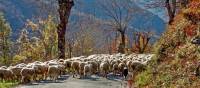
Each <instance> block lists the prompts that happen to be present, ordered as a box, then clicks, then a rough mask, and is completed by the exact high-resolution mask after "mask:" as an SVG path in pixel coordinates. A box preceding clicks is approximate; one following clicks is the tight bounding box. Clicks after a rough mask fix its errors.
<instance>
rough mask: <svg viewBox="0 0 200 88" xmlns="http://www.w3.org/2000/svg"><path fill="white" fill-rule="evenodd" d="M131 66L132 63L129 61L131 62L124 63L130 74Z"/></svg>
mask: <svg viewBox="0 0 200 88" xmlns="http://www.w3.org/2000/svg"><path fill="white" fill-rule="evenodd" d="M131 64H132V61H131V60H128V61H127V62H126V66H127V68H128V69H129V71H130V72H132V69H131Z"/></svg>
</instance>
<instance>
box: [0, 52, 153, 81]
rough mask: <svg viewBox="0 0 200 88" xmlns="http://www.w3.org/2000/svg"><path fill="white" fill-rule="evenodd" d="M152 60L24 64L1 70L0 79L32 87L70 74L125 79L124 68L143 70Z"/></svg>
mask: <svg viewBox="0 0 200 88" xmlns="http://www.w3.org/2000/svg"><path fill="white" fill-rule="evenodd" d="M152 56H153V54H130V55H126V54H113V55H109V54H95V55H90V56H88V57H85V56H80V57H73V58H71V59H59V60H50V61H45V62H40V61H35V62H33V63H29V64H24V63H20V64H17V65H15V66H9V67H6V66H1V67H0V78H1V80H18V81H21V82H22V83H28V82H32V81H36V80H47V79H49V80H53V81H56V80H57V78H58V77H60V76H61V75H63V74H67V73H70V74H72V75H73V77H78V76H79V77H80V78H82V77H86V76H90V75H94V74H99V75H101V76H103V77H107V74H108V73H111V72H112V73H113V74H114V75H116V74H121V75H122V72H123V69H124V67H127V68H128V70H129V71H130V72H133V71H134V70H135V69H137V68H140V69H142V67H144V66H145V64H146V63H147V61H149V60H150V59H151V58H152Z"/></svg>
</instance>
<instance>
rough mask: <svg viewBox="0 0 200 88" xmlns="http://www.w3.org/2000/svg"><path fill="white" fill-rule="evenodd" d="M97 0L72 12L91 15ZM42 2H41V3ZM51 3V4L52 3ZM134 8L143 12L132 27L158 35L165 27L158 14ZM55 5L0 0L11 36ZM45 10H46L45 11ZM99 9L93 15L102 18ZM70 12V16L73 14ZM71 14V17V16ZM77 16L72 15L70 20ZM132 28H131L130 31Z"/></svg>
mask: <svg viewBox="0 0 200 88" xmlns="http://www.w3.org/2000/svg"><path fill="white" fill-rule="evenodd" d="M96 1H97V0H83V1H82V2H81V4H79V2H77V3H78V4H77V5H75V7H74V10H73V11H72V13H74V14H75V13H79V12H81V13H83V14H86V15H93V12H94V8H97V3H96ZM41 3H42V4H41ZM52 3H53V4H52ZM134 5H135V8H137V9H140V10H142V11H143V13H139V14H135V15H134V20H133V21H132V22H131V24H132V27H133V28H134V29H139V30H144V29H145V30H150V29H151V30H153V31H154V32H156V34H157V35H160V34H161V33H162V32H163V31H164V29H165V22H164V21H163V20H162V19H161V18H159V16H157V15H154V14H152V13H151V12H149V11H147V10H144V9H141V8H140V7H139V6H137V4H134ZM51 7H55V8H53V9H52V10H53V11H54V12H56V1H55V0H1V1H0V9H2V10H3V12H4V13H5V15H6V18H7V20H8V21H9V22H10V24H11V27H12V28H13V34H14V35H13V37H17V35H18V34H19V32H20V30H21V29H22V28H23V27H24V23H25V22H26V20H27V19H34V18H36V17H46V16H47V15H48V13H46V12H47V11H48V10H49V9H48V10H47V9H45V8H51ZM45 11H46V12H45ZM101 13H102V11H101V10H96V15H95V17H96V18H98V19H103V18H102V17H103V16H104V15H103V14H101ZM74 14H72V16H73V15H74ZM72 16H71V17H72ZM74 18H78V17H77V16H73V18H71V20H74ZM132 31H133V30H132V29H131V30H130V32H128V33H131V32H132Z"/></svg>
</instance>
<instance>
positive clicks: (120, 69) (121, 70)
mask: <svg viewBox="0 0 200 88" xmlns="http://www.w3.org/2000/svg"><path fill="white" fill-rule="evenodd" d="M125 66H126V65H125V64H124V63H123V62H121V63H119V65H118V69H119V72H120V74H121V76H122V75H123V74H122V72H123V70H124V67H125Z"/></svg>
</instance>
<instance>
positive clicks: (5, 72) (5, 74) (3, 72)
mask: <svg viewBox="0 0 200 88" xmlns="http://www.w3.org/2000/svg"><path fill="white" fill-rule="evenodd" d="M0 78H1V80H13V78H14V74H13V72H12V70H10V69H5V68H2V67H1V68H0Z"/></svg>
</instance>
